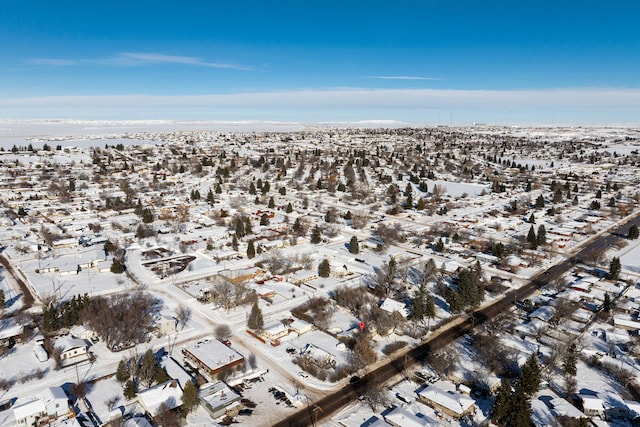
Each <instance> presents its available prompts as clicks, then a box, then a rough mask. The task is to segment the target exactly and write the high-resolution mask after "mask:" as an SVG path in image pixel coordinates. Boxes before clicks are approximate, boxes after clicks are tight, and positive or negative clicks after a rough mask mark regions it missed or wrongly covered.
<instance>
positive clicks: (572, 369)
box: [562, 343, 578, 377]
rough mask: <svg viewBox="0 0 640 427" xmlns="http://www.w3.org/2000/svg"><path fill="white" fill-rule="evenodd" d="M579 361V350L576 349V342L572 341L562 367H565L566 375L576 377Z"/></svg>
mask: <svg viewBox="0 0 640 427" xmlns="http://www.w3.org/2000/svg"><path fill="white" fill-rule="evenodd" d="M577 362H578V350H577V349H576V344H575V343H571V344H570V345H569V348H568V349H567V352H566V354H565V355H564V360H563V362H562V368H563V369H564V373H565V375H569V376H572V377H575V376H576V374H577V373H578V370H577V367H576V365H577Z"/></svg>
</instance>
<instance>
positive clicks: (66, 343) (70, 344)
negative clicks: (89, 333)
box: [55, 335, 87, 353]
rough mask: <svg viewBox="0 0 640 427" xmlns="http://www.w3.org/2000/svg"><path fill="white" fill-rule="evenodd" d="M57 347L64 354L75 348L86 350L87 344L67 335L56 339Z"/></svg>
mask: <svg viewBox="0 0 640 427" xmlns="http://www.w3.org/2000/svg"><path fill="white" fill-rule="evenodd" d="M55 347H58V348H60V352H61V353H64V352H65V351H69V350H72V349H74V348H85V347H87V342H86V341H85V340H82V339H80V338H73V337H71V336H69V335H65V336H63V337H59V338H58V339H56V343H55Z"/></svg>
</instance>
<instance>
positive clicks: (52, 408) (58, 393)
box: [38, 387, 71, 418]
mask: <svg viewBox="0 0 640 427" xmlns="http://www.w3.org/2000/svg"><path fill="white" fill-rule="evenodd" d="M38 398H39V399H40V400H41V401H42V402H44V405H45V408H46V411H47V415H49V416H50V417H53V418H58V417H62V416H67V415H70V413H71V412H70V409H69V399H68V398H67V394H66V393H65V392H64V390H63V389H62V387H47V388H45V389H44V390H42V392H41V393H40V395H38Z"/></svg>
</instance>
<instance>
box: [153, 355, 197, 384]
mask: <svg viewBox="0 0 640 427" xmlns="http://www.w3.org/2000/svg"><path fill="white" fill-rule="evenodd" d="M160 366H162V367H163V368H164V370H165V371H167V375H169V378H171V379H174V380H177V381H178V383H180V387H182V388H184V386H185V385H186V384H187V381H191V375H189V374H188V373H187V371H185V370H184V368H183V367H182V366H180V364H179V363H178V362H176V361H175V360H174V359H173V357H171V356H166V355H165V356H163V357H162V359H161V360H160Z"/></svg>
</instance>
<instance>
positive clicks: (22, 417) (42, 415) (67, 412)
mask: <svg viewBox="0 0 640 427" xmlns="http://www.w3.org/2000/svg"><path fill="white" fill-rule="evenodd" d="M13 415H14V417H15V419H16V424H17V425H18V426H19V427H22V426H34V425H38V423H43V422H50V421H53V420H55V419H58V418H62V417H65V418H66V417H69V416H72V415H73V409H72V408H70V406H69V400H68V398H67V395H66V394H65V392H64V390H62V388H61V387H47V388H45V389H44V390H42V392H41V393H40V394H39V395H38V396H37V397H36V398H35V399H32V400H30V401H27V402H24V403H21V404H19V405H16V406H14V407H13Z"/></svg>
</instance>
